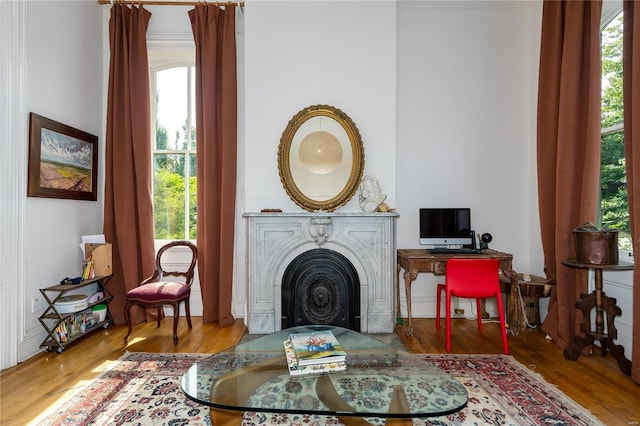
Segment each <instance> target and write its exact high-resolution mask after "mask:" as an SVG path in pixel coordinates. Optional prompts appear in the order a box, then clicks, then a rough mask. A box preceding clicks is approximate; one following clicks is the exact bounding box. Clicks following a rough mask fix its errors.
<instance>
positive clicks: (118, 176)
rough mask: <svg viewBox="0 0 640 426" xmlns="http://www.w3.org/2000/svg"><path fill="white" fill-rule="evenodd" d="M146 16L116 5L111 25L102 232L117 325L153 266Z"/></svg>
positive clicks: (137, 316)
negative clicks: (109, 253)
mask: <svg viewBox="0 0 640 426" xmlns="http://www.w3.org/2000/svg"><path fill="white" fill-rule="evenodd" d="M150 18H151V13H150V12H148V11H147V10H145V9H144V8H138V7H131V8H129V7H127V6H126V5H123V4H116V5H114V6H112V8H111V17H110V21H109V45H110V51H111V62H110V65H109V92H108V99H107V129H106V158H105V168H106V170H105V175H106V176H105V200H104V233H105V237H106V239H107V241H109V242H111V243H112V244H113V278H112V279H111V282H110V284H109V289H110V290H111V292H112V293H113V295H114V296H115V297H114V299H113V301H112V303H111V304H110V311H111V314H112V316H113V319H114V321H115V322H116V323H117V324H121V323H123V322H124V304H125V294H126V292H127V291H128V290H130V289H132V288H133V287H135V286H137V285H138V283H140V281H142V280H143V279H144V278H146V277H147V276H149V275H151V274H152V273H153V270H154V265H155V252H154V250H155V249H154V233H153V206H152V201H151V200H152V196H151V130H150V124H149V123H150V120H149V115H150V111H151V109H150V103H149V65H148V59H147V42H146V38H145V37H146V36H145V34H146V31H147V25H148V23H149V19H150ZM143 319H144V312H143V311H142V309H138V310H135V311H134V310H132V321H134V322H135V323H138V322H140V321H142V320H143Z"/></svg>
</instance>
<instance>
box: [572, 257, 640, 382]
mask: <svg viewBox="0 0 640 426" xmlns="http://www.w3.org/2000/svg"><path fill="white" fill-rule="evenodd" d="M562 264H563V265H565V266H568V267H570V268H578V269H593V271H594V279H595V290H593V291H592V292H591V293H589V294H585V293H583V294H581V295H580V300H578V301H577V302H576V309H579V310H581V311H582V323H581V324H580V328H581V329H582V331H583V332H584V336H575V337H574V338H573V339H572V340H571V343H570V344H569V346H567V347H566V348H565V350H564V352H563V354H564V357H565V359H568V360H572V361H575V360H576V359H578V357H579V356H580V352H581V351H582V349H583V348H585V347H587V346H589V345H591V344H593V342H594V341H595V340H599V341H600V349H601V351H602V356H605V355H606V354H607V349H609V351H610V352H611V354H612V355H613V357H614V358H615V359H616V361H618V367H620V371H622V372H623V373H624V374H626V375H627V376H630V375H631V361H629V360H628V359H627V358H626V357H625V356H624V347H622V346H621V345H616V344H615V343H613V341H614V340H615V339H617V338H618V330H617V329H616V326H615V325H614V324H613V320H614V319H615V317H617V316H620V315H622V309H620V307H619V306H618V305H616V303H617V300H616V298H615V297H609V296H607V294H606V293H605V292H604V291H602V271H603V270H607V271H630V270H632V269H633V263H629V262H620V263H619V264H618V265H598V264H593V263H583V262H580V261H578V260H576V259H568V260H565V261H563V262H562ZM593 309H595V310H596V320H595V324H596V330H595V332H593V331H592V330H591V311H592V310H593ZM605 313H606V314H607V315H606V321H607V332H606V333H605V328H604V321H605V315H604V314H605Z"/></svg>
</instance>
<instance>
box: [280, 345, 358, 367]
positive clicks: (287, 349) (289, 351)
mask: <svg viewBox="0 0 640 426" xmlns="http://www.w3.org/2000/svg"><path fill="white" fill-rule="evenodd" d="M284 353H285V357H286V359H287V367H288V368H289V374H290V375H292V376H301V375H304V374H319V373H328V372H333V371H344V370H346V369H347V364H346V363H345V361H337V362H323V363H319V364H309V365H299V364H298V358H297V357H296V354H295V351H294V350H293V345H292V344H291V339H287V340H285V341H284Z"/></svg>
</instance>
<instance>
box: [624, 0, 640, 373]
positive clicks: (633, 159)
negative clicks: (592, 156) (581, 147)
mask: <svg viewBox="0 0 640 426" xmlns="http://www.w3.org/2000/svg"><path fill="white" fill-rule="evenodd" d="M623 12H624V22H623V28H624V29H623V31H624V33H623V53H622V55H623V59H622V60H623V70H622V72H623V96H624V101H623V102H624V145H625V158H626V165H627V193H628V197H629V219H630V223H631V236H632V242H633V252H634V253H636V254H637V253H640V229H638V227H639V226H640V5H639V4H638V3H637V2H635V1H633V0H625V1H624V3H623ZM637 258H638V257H637V256H636V257H634V263H635V268H634V272H633V317H632V327H633V346H632V348H631V378H632V379H633V380H634V381H635V382H637V383H640V270H639V269H638V266H639V264H638V262H637V260H636V259H637Z"/></svg>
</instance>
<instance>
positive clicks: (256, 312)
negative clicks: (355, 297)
mask: <svg viewBox="0 0 640 426" xmlns="http://www.w3.org/2000/svg"><path fill="white" fill-rule="evenodd" d="M243 217H244V218H245V219H246V220H247V252H248V259H247V260H248V261H247V277H248V286H247V318H246V319H245V321H246V322H247V326H248V328H249V333H251V334H266V333H273V332H275V331H278V330H280V329H281V324H282V298H281V289H282V277H283V275H284V271H285V269H286V267H287V265H289V263H290V262H291V261H292V260H293V259H295V258H296V257H297V256H298V255H299V254H301V253H304V252H306V251H308V250H313V249H316V248H325V249H329V250H334V251H336V252H339V253H340V254H342V255H344V256H345V257H346V258H347V259H349V261H350V262H351V263H352V264H353V266H354V267H355V269H356V271H357V272H358V277H359V280H360V317H361V318H360V331H361V332H363V333H365V332H366V333H391V332H393V328H394V320H395V317H394V315H395V312H394V306H395V305H394V297H395V290H394V289H395V285H394V283H395V277H396V219H397V218H398V214H397V213H359V212H353V213H348V212H345V213H336V212H333V213H329V212H313V213H312V212H298V213H245V214H243Z"/></svg>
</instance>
